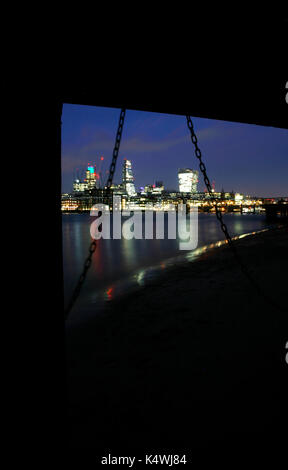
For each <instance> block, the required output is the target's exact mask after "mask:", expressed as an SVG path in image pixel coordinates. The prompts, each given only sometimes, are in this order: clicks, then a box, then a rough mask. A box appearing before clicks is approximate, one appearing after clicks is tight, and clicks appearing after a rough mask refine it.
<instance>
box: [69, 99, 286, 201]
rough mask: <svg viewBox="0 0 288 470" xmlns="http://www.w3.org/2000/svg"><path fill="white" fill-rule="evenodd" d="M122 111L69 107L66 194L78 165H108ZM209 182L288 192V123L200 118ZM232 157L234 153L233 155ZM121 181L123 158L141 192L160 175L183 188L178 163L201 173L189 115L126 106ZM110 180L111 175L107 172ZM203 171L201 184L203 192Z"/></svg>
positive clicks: (256, 191) (262, 193)
mask: <svg viewBox="0 0 288 470" xmlns="http://www.w3.org/2000/svg"><path fill="white" fill-rule="evenodd" d="M119 112H120V111H119V109H113V108H100V107H92V106H79V105H67V104H65V105H64V106H63V115H62V192H64V193H65V192H71V191H72V185H73V180H74V179H75V171H77V168H79V169H82V170H85V168H86V167H87V163H89V162H90V163H91V164H93V163H94V162H96V160H98V159H99V158H100V155H101V157H102V158H103V159H104V161H103V162H102V165H103V170H108V169H109V166H110V162H111V157H112V151H113V148H114V141H115V135H116V130H117V125H118V119H119ZM193 123H194V127H195V132H196V135H197V137H198V143H199V147H200V148H201V150H202V154H203V160H204V162H205V165H206V168H207V173H208V176H209V178H210V181H211V183H212V181H215V189H216V190H217V191H221V189H222V188H224V189H225V191H232V190H234V191H235V192H237V191H239V192H241V193H245V194H250V195H251V196H259V197H270V196H271V197H277V196H286V195H287V193H288V187H287V182H286V180H287V174H288V158H287V156H288V132H287V130H286V129H277V128H271V127H262V126H255V125H250V124H239V123H231V122H226V121H216V120H211V119H203V118H193ZM231 155H233V157H231ZM118 158H119V161H118V163H117V167H116V172H115V177H114V183H119V182H121V172H122V162H123V160H124V159H125V158H126V159H128V160H131V161H132V163H133V174H134V178H135V187H136V191H139V188H140V187H143V186H145V185H147V184H153V183H154V182H155V181H157V180H161V181H163V183H164V186H165V189H166V188H167V189H177V188H178V178H177V172H178V170H179V168H192V169H193V170H198V171H199V164H198V160H197V159H196V157H195V154H194V148H193V145H192V142H191V137H190V133H189V130H188V128H187V124H186V118H185V116H175V115H167V114H160V113H148V112H143V111H131V110H127V111H126V118H125V123H124V128H123V134H122V141H121V146H120V151H119V157H118ZM104 179H105V176H104ZM204 189H205V186H204V183H203V178H202V175H201V173H200V172H199V184H198V190H199V191H204Z"/></svg>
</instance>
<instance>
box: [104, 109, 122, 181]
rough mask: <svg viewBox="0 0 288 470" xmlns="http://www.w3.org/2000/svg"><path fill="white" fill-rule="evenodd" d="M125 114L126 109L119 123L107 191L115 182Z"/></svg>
mask: <svg viewBox="0 0 288 470" xmlns="http://www.w3.org/2000/svg"><path fill="white" fill-rule="evenodd" d="M125 112H126V110H125V109H121V113H120V118H119V123H118V131H117V135H116V141H115V147H114V150H113V156H112V162H111V165H110V171H109V176H108V179H107V184H106V187H107V189H110V188H111V185H112V182H113V177H114V173H115V168H116V162H117V157H118V152H119V148H120V142H121V136H122V130H123V125H124V119H125Z"/></svg>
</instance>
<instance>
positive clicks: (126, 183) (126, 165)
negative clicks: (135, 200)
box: [122, 158, 137, 197]
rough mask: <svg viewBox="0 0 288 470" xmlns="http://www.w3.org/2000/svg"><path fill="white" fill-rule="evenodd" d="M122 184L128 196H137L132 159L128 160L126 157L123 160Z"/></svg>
mask: <svg viewBox="0 0 288 470" xmlns="http://www.w3.org/2000/svg"><path fill="white" fill-rule="evenodd" d="M122 184H123V187H124V189H125V191H126V193H127V194H128V196H132V197H133V196H136V194H137V193H136V191H135V185H134V178H133V173H132V165H131V161H130V160H126V158H124V162H123V169H122Z"/></svg>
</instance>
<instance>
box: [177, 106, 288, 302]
mask: <svg viewBox="0 0 288 470" xmlns="http://www.w3.org/2000/svg"><path fill="white" fill-rule="evenodd" d="M186 119H187V125H188V128H189V130H190V133H191V140H192V143H193V144H194V147H195V155H196V157H197V158H198V160H199V168H200V170H201V172H202V174H203V177H204V183H205V185H206V188H207V191H208V192H209V195H210V197H211V199H212V201H213V202H214V204H215V210H216V217H217V219H218V220H219V222H220V226H221V229H222V231H223V233H224V235H225V237H226V240H227V242H228V244H229V246H230V248H231V250H232V252H233V254H234V257H235V259H236V260H237V262H238V263H239V265H240V268H241V271H242V272H243V274H244V275H245V276H246V277H247V278H248V279H249V281H250V282H251V284H253V285H254V287H255V289H256V290H257V292H258V294H259V295H261V296H262V297H264V298H265V300H266V301H267V302H269V303H270V304H271V305H273V306H274V307H276V308H277V309H279V310H281V311H284V310H283V309H282V307H280V306H279V305H278V304H277V303H276V302H275V301H274V300H273V299H271V298H270V297H268V296H267V294H266V293H265V292H264V291H263V289H262V288H261V287H260V286H259V284H258V283H257V282H256V281H255V279H254V278H253V277H252V276H251V274H250V272H249V270H248V268H247V266H245V264H244V263H243V261H242V260H241V258H240V257H239V254H238V252H237V250H236V248H235V244H234V243H233V242H232V239H231V237H230V235H229V232H228V229H227V226H226V224H225V223H224V222H223V217H222V213H221V211H220V210H219V208H218V206H217V200H216V198H215V196H214V194H213V192H212V186H211V183H210V180H209V178H208V175H207V171H206V166H205V163H204V162H203V160H202V153H201V150H200V148H199V147H198V140H197V136H196V134H195V131H194V126H193V122H192V119H191V116H189V115H186Z"/></svg>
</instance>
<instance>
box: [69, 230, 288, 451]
mask: <svg viewBox="0 0 288 470" xmlns="http://www.w3.org/2000/svg"><path fill="white" fill-rule="evenodd" d="M287 232H288V231H287V227H286V228H282V229H274V230H270V231H268V232H263V233H260V234H258V235H255V236H252V237H246V238H243V239H240V240H237V241H236V242H235V245H236V247H237V250H238V253H239V255H240V256H241V258H242V260H243V262H244V263H245V265H247V267H248V268H249V270H250V272H251V275H252V276H253V277H254V278H255V280H256V281H257V283H258V284H260V285H261V288H262V289H263V290H264V292H265V295H268V296H270V297H271V298H272V303H269V301H267V298H263V297H262V296H259V294H258V293H257V292H256V289H255V287H254V286H253V285H251V283H250V282H249V280H247V279H246V277H245V276H244V275H243V273H242V272H241V270H240V268H239V266H238V264H237V263H236V262H235V259H234V257H233V253H232V252H231V250H230V249H229V247H228V246H227V245H226V246H223V247H219V248H216V249H215V250H213V251H212V252H209V254H203V255H201V257H200V258H199V259H198V260H197V261H194V262H191V263H186V264H185V265H183V266H177V267H174V268H173V267H172V268H171V269H169V270H166V271H165V272H163V276H161V278H158V279H155V280H153V281H151V283H150V284H149V285H148V286H145V287H144V288H143V289H140V290H139V291H137V292H135V293H133V295H127V296H124V297H122V298H120V299H118V300H115V301H112V302H111V303H110V304H109V307H108V309H107V312H106V314H105V315H104V316H101V317H98V318H97V317H95V319H93V320H91V321H89V323H87V324H85V325H82V326H81V327H80V326H78V327H77V329H76V328H69V329H67V332H66V355H67V384H68V397H69V409H68V415H69V419H68V431H67V435H68V442H69V445H68V447H69V448H70V446H71V448H73V449H74V450H75V449H76V448H78V449H83V448H85V449H86V451H88V449H96V450H97V449H100V448H101V449H102V448H103V449H104V448H105V447H108V448H109V446H110V447H113V446H114V448H115V446H117V447H119V449H122V450H124V449H125V446H126V448H127V449H128V448H132V447H133V448H139V449H140V448H144V447H145V448H147V447H148V448H150V449H151V448H154V449H156V448H158V449H159V448H160V447H161V446H166V447H169V446H170V448H171V447H173V446H174V447H177V446H178V447H179V446H180V447H183V448H184V447H185V446H186V447H187V446H189V448H191V449H192V450H193V452H194V453H196V452H198V451H203V450H204V451H206V450H207V449H209V448H210V449H211V448H212V447H213V448H215V444H217V446H218V447H220V448H221V446H223V445H225V443H226V444H227V443H228V442H229V445H231V443H232V442H234V443H238V444H239V445H242V447H243V446H244V447H245V445H250V444H251V446H253V445H254V447H253V448H254V449H256V448H257V445H256V441H257V442H258V441H259V442H261V446H262V445H265V442H267V443H268V442H270V445H271V442H272V438H273V437H275V436H276V435H277V436H278V433H279V436H278V437H277V439H278V440H277V442H279V446H280V445H281V442H282V441H281V439H282V437H281V433H280V429H281V427H280V426H281V423H282V424H283V425H285V422H284V421H285V420H284V416H283V409H285V407H286V398H287V397H286V392H287V389H286V382H285V380H286V376H287V371H288V365H287V364H286V362H285V355H286V351H285V344H286V341H288V332H287V328H286V329H285V327H286V325H287V314H288V313H285V312H287V310H288V308H287V299H288V298H287V261H286V258H285V252H286V251H287V241H288V233H287ZM273 302H277V304H279V305H280V308H281V310H278V309H277V308H276V307H275V305H274V304H273ZM129 446H130V447H129ZM255 446H256V447H255ZM119 455H120V454H119ZM122 455H124V454H123V452H122ZM127 455H128V454H127Z"/></svg>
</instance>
